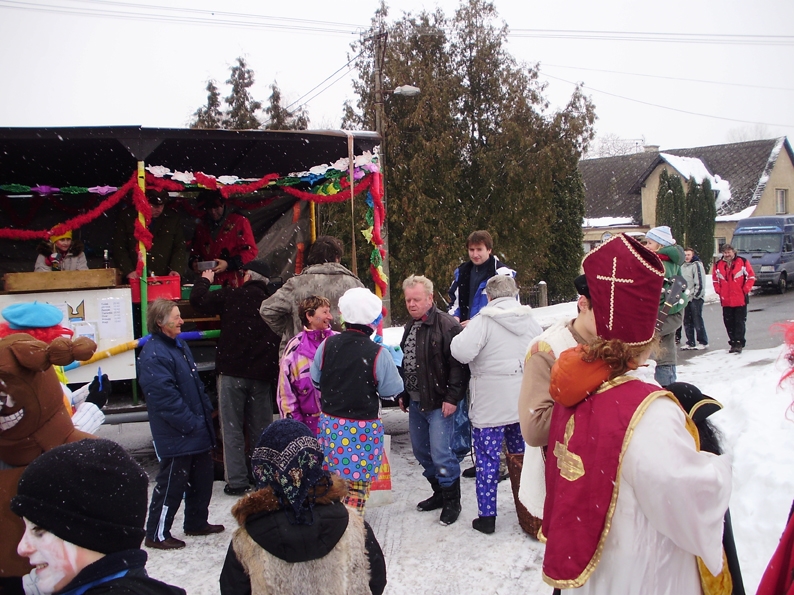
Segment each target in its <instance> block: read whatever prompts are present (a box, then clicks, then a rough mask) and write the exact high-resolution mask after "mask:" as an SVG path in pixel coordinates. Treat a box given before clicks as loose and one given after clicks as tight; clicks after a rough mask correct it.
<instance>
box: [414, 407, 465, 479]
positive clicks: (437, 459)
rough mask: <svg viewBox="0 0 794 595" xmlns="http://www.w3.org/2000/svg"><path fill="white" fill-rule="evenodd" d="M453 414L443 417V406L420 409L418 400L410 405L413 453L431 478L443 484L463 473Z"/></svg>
mask: <svg viewBox="0 0 794 595" xmlns="http://www.w3.org/2000/svg"><path fill="white" fill-rule="evenodd" d="M452 417H453V416H452V415H450V416H449V417H444V415H443V414H442V413H441V408H440V407H439V408H438V409H433V410H432V411H420V409H419V402H418V401H411V406H410V407H409V408H408V433H409V434H410V436H411V446H412V448H413V451H414V456H415V457H416V460H417V461H419V464H420V465H422V467H423V468H424V473H422V475H424V476H425V477H426V478H427V479H428V481H429V480H431V479H433V478H435V479H437V480H438V483H439V484H440V485H441V487H442V488H445V487H449V486H451V485H452V484H453V483H455V481H456V480H457V479H458V478H459V477H460V463H458V458H457V457H456V456H455V453H454V452H453V451H452V434H453V424H452Z"/></svg>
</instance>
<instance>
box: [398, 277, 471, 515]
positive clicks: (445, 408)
mask: <svg viewBox="0 0 794 595" xmlns="http://www.w3.org/2000/svg"><path fill="white" fill-rule="evenodd" d="M403 292H404V294H405V306H406V308H407V309H408V313H409V314H410V315H411V318H413V320H412V321H411V322H409V323H408V324H406V325H405V331H404V332H403V338H402V341H401V343H400V347H401V348H402V350H403V354H404V357H403V365H402V374H403V380H404V382H405V390H404V391H403V393H402V394H401V395H400V409H402V410H403V411H407V412H408V415H409V420H408V429H409V433H410V435H411V445H412V447H413V451H414V456H415V457H416V460H417V461H419V464H420V465H422V467H423V468H424V474H423V475H424V476H425V478H426V479H427V481H429V482H430V485H431V486H432V488H433V495H432V496H431V497H430V498H428V499H426V500H423V501H422V502H420V503H419V504H417V506H416V507H417V509H418V510H420V511H430V510H437V509H439V508H441V509H442V511H441V517H440V519H439V520H440V522H441V524H442V525H451V524H452V523H454V522H455V521H456V520H458V515H459V514H460V463H458V459H457V457H456V456H455V453H454V451H453V449H452V434H453V423H452V414H453V413H455V410H456V409H457V407H458V403H459V402H460V401H461V399H463V397H464V396H465V394H466V389H465V383H466V377H467V371H466V366H465V365H464V364H461V363H460V362H459V361H457V360H456V359H455V358H454V357H452V353H451V351H450V345H451V344H452V339H453V338H454V337H455V336H456V335H457V334H458V333H459V332H460V331H461V330H463V329H462V327H461V325H460V323H459V322H458V321H457V320H455V319H454V318H453V317H452V316H450V315H449V314H447V313H446V312H442V311H441V310H439V309H438V308H436V307H435V305H434V304H433V282H432V281H430V279H428V278H427V277H423V276H420V275H411V276H410V277H408V278H407V279H406V280H405V281H404V282H403Z"/></svg>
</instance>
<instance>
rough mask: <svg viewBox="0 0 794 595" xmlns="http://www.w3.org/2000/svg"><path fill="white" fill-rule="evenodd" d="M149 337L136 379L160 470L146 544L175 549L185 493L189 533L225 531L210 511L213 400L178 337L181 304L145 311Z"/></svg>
mask: <svg viewBox="0 0 794 595" xmlns="http://www.w3.org/2000/svg"><path fill="white" fill-rule="evenodd" d="M147 322H148V325H149V329H150V330H151V332H152V336H151V338H150V339H149V340H148V341H147V342H146V344H145V345H144V346H143V349H142V350H141V354H140V356H139V357H138V382H139V383H140V385H141V388H142V389H143V392H144V394H145V396H146V407H147V409H148V410H149V426H150V427H151V430H152V439H153V440H154V448H155V452H156V453H157V458H158V459H159V460H160V471H159V472H158V473H157V479H156V482H157V484H156V485H155V488H154V492H153V493H152V502H151V505H150V506H149V519H148V521H147V524H146V540H145V541H144V543H145V545H146V547H150V548H156V549H163V550H171V549H179V548H183V547H185V542H184V541H182V540H180V539H176V538H174V537H172V536H171V525H172V523H173V522H174V516H175V515H176V511H177V510H178V509H179V504H180V502H181V501H182V498H183V496H184V499H185V521H184V530H185V535H209V534H211V533H220V532H221V531H223V529H224V527H223V525H211V524H209V522H208V521H207V518H208V516H209V505H210V499H211V498H212V482H213V479H214V470H213V464H212V458H211V456H210V450H211V449H212V447H213V446H215V431H214V430H213V427H212V405H211V404H210V401H209V398H208V397H207V395H206V393H205V392H204V384H203V383H202V381H201V379H200V378H199V375H198V371H197V370H196V362H195V361H194V360H193V354H192V353H191V352H190V348H189V347H188V346H187V344H186V343H185V342H184V341H182V340H180V339H178V338H177V335H179V333H180V331H181V330H182V317H181V316H180V314H179V308H178V307H177V305H176V304H175V303H174V302H172V301H170V300H164V299H158V300H155V301H154V302H152V303H151V304H150V305H149V312H148V316H147Z"/></svg>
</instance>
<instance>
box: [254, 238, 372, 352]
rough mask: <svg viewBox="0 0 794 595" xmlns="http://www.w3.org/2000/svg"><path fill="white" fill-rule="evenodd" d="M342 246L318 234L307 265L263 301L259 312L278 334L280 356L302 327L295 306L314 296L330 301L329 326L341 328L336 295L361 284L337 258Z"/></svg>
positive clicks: (340, 243)
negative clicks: (330, 316) (330, 321)
mask: <svg viewBox="0 0 794 595" xmlns="http://www.w3.org/2000/svg"><path fill="white" fill-rule="evenodd" d="M342 254H344V249H343V247H342V242H340V241H339V240H338V239H336V238H335V237H332V236H320V237H319V238H317V239H316V240H315V242H314V244H312V247H311V248H310V249H309V254H308V255H307V256H306V265H307V266H306V268H305V269H303V271H301V273H300V275H296V276H295V277H292V278H291V279H289V280H288V281H287V282H286V283H284V285H282V286H281V288H280V289H279V290H278V291H277V292H276V293H274V294H273V295H272V296H270V297H269V298H268V299H266V300H265V301H263V302H262V306H261V307H260V309H259V314H260V315H261V316H262V318H263V319H264V321H265V322H266V323H267V325H268V326H269V327H270V328H271V329H272V330H273V331H274V332H275V333H276V334H279V335H281V346H280V348H279V356H281V354H283V353H284V348H285V347H286V345H287V342H288V341H289V340H290V339H292V337H294V336H295V335H297V334H298V333H299V332H301V331H302V330H303V321H302V320H301V317H300V314H299V312H298V308H299V307H300V303H301V302H302V301H303V300H305V299H306V298H308V297H311V296H313V295H321V296H323V297H326V298H328V301H330V302H331V314H332V315H333V317H334V320H333V322H332V323H331V328H333V329H334V330H335V331H341V330H342V323H341V318H340V315H339V298H340V297H342V296H343V295H344V293H345V292H346V291H347V290H348V289H352V288H353V287H364V284H363V283H362V282H361V281H360V280H359V278H358V277H356V276H355V275H354V274H353V273H351V272H350V271H349V270H347V268H346V267H344V266H343V265H342V264H340V261H341V260H342Z"/></svg>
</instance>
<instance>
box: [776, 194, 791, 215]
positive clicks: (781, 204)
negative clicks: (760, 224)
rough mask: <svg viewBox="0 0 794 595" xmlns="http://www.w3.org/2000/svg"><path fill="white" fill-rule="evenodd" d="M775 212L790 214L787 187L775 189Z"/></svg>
mask: <svg viewBox="0 0 794 595" xmlns="http://www.w3.org/2000/svg"><path fill="white" fill-rule="evenodd" d="M775 214H777V215H786V214H788V190H787V189H786V188H776V189H775Z"/></svg>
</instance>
